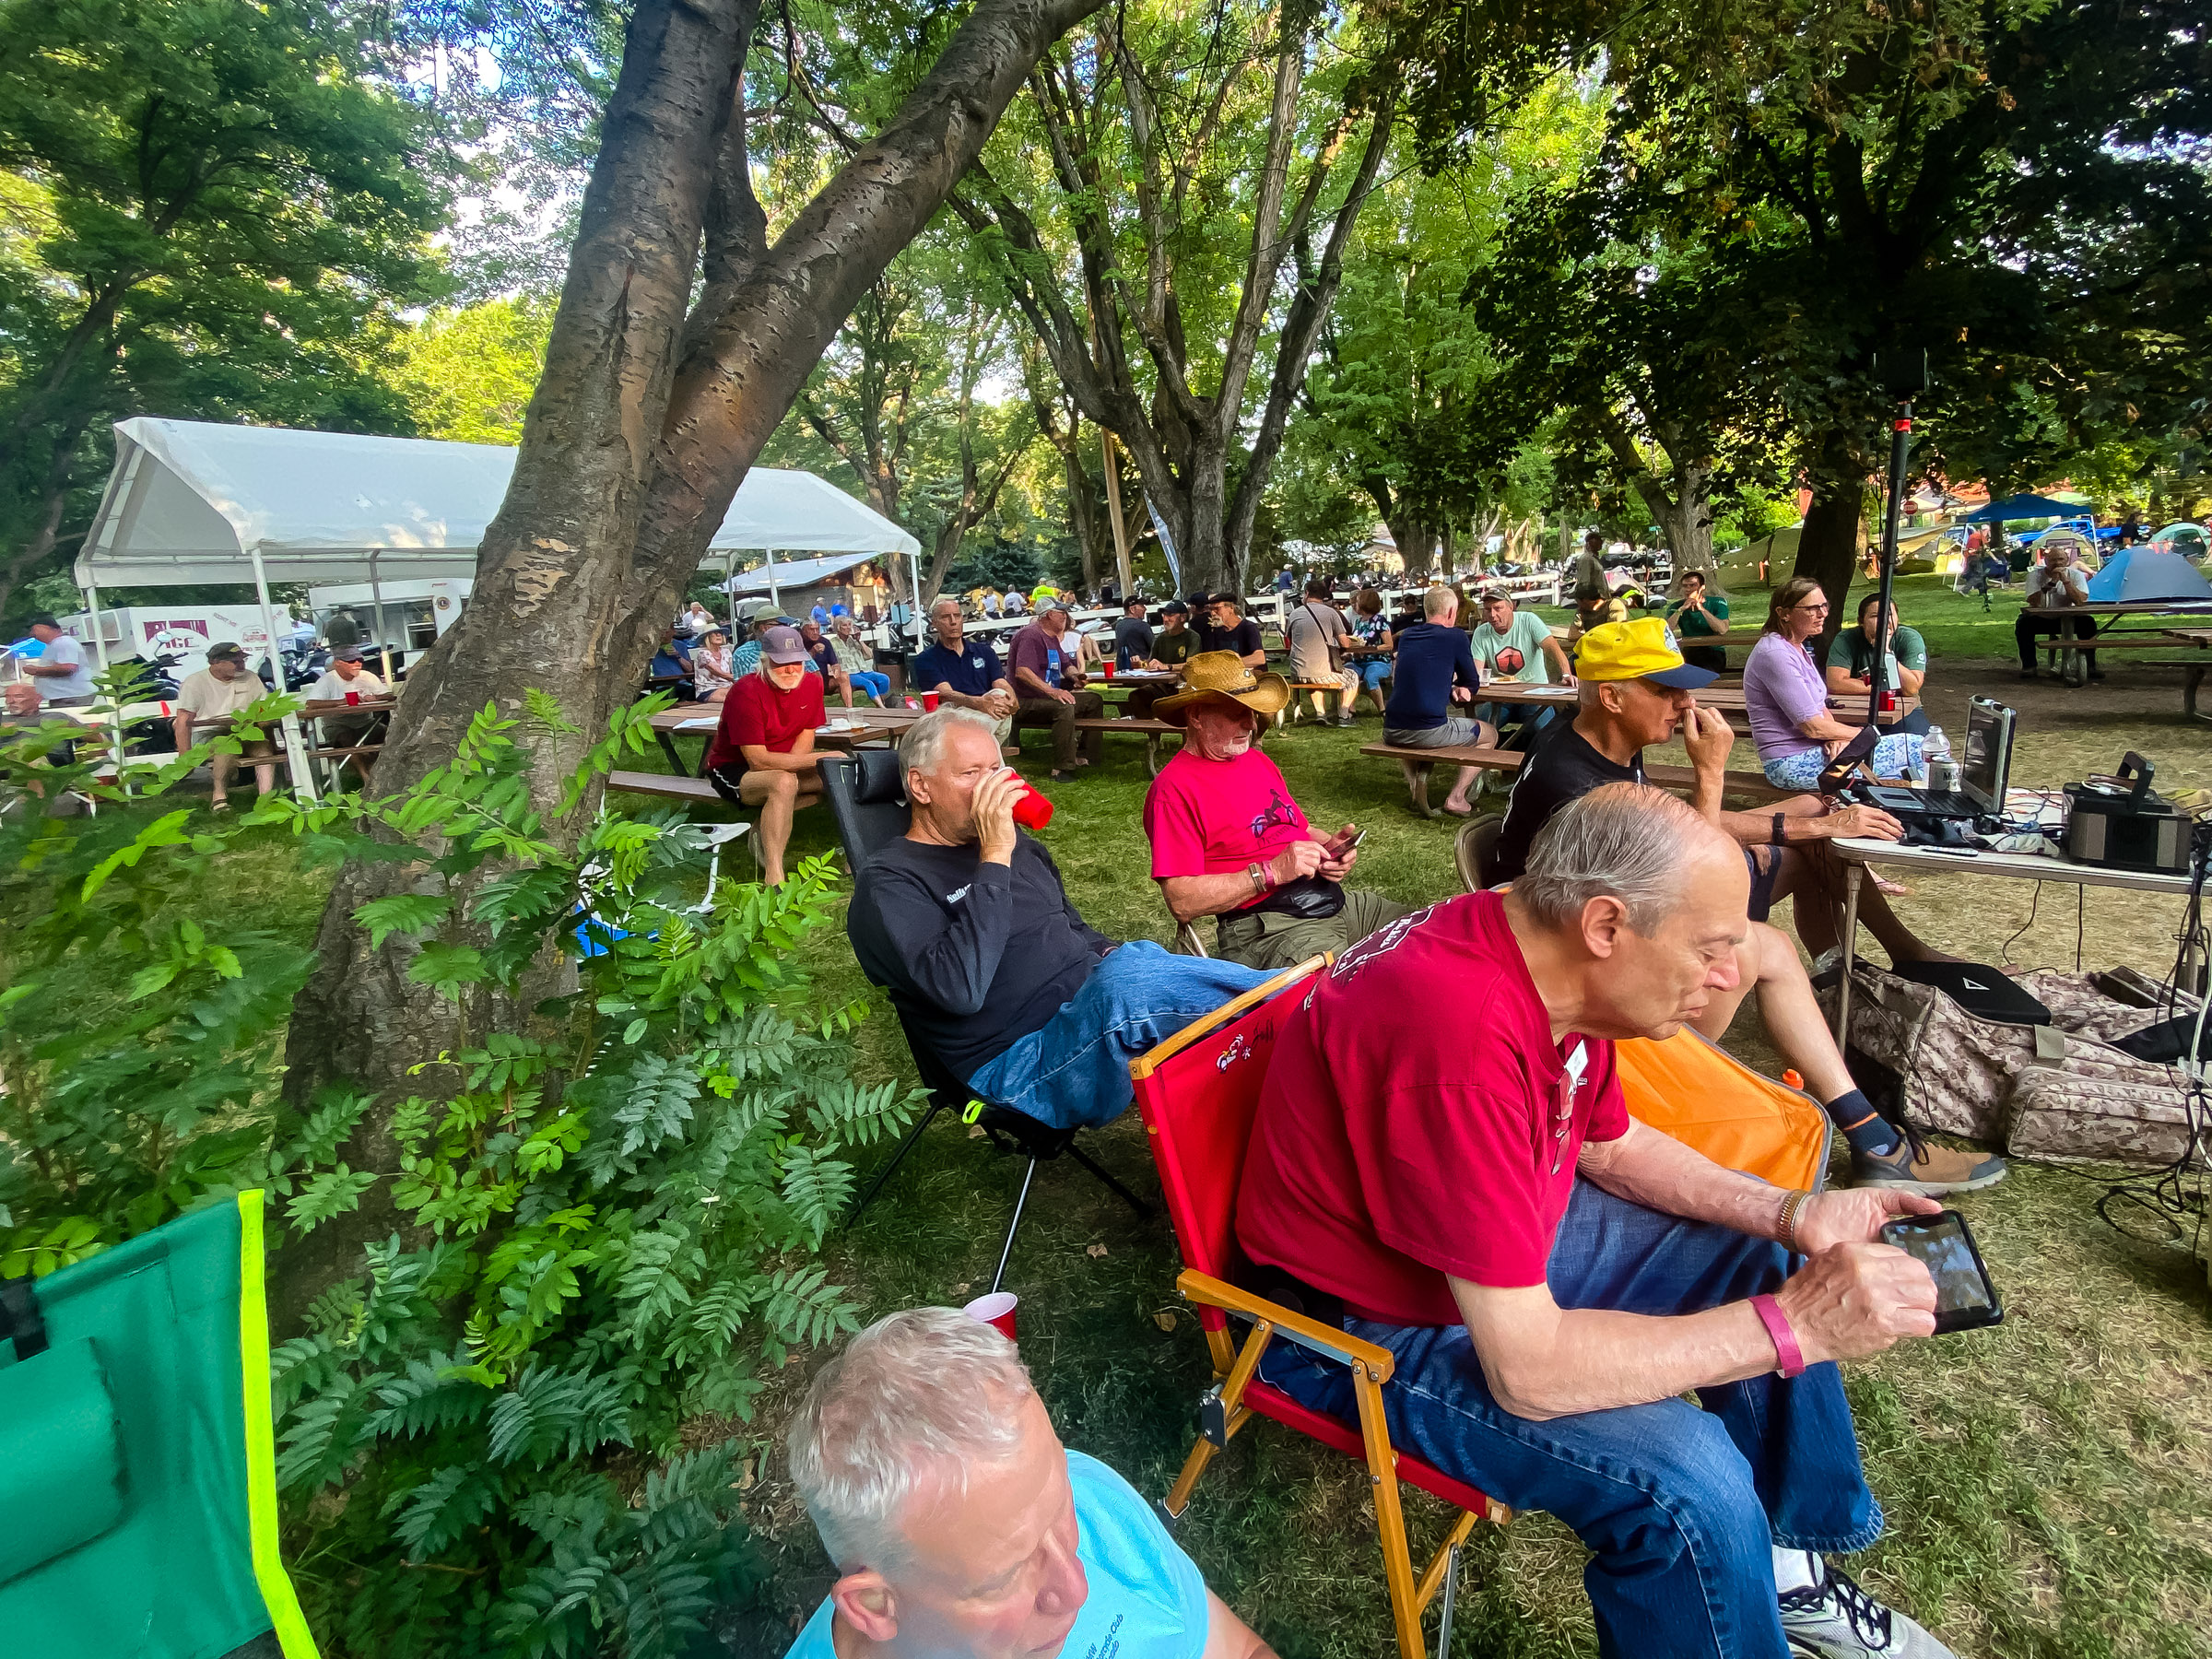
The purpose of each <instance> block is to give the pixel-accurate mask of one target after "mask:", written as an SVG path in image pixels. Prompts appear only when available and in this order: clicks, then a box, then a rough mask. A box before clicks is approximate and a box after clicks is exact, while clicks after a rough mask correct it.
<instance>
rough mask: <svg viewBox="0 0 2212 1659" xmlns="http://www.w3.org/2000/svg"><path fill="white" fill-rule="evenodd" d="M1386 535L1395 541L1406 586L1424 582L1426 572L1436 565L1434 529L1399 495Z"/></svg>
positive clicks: (1427, 573)
mask: <svg viewBox="0 0 2212 1659" xmlns="http://www.w3.org/2000/svg"><path fill="white" fill-rule="evenodd" d="M1390 539H1391V540H1392V541H1394V542H1395V543H1397V545H1398V559H1399V562H1400V563H1402V564H1403V565H1404V566H1405V570H1406V584H1407V585H1408V586H1412V585H1414V584H1416V583H1418V584H1420V585H1421V586H1424V587H1425V586H1427V585H1428V582H1429V573H1430V571H1433V570H1434V569H1435V568H1436V530H1435V527H1434V526H1433V525H1431V524H1429V523H1428V522H1427V521H1426V520H1425V519H1424V518H1423V517H1422V515H1421V514H1420V513H1419V512H1416V511H1415V510H1414V509H1413V508H1411V507H1408V506H1407V505H1406V501H1405V499H1404V498H1403V497H1400V498H1399V500H1398V510H1397V513H1396V515H1395V516H1394V517H1393V518H1392V519H1391V521H1390Z"/></svg>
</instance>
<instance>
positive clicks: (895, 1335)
mask: <svg viewBox="0 0 2212 1659" xmlns="http://www.w3.org/2000/svg"><path fill="white" fill-rule="evenodd" d="M786 1444H787V1446H788V1449H789V1452H790V1456H791V1477H792V1481H793V1483H794V1485H795V1486H797V1488H798V1489H799V1497H800V1499H801V1500H802V1501H804V1502H805V1503H806V1512H807V1513H808V1514H809V1515H811V1516H813V1518H814V1524H815V1527H816V1530H817V1531H818V1532H819V1533H820V1534H821V1535H822V1547H823V1548H824V1549H826V1550H828V1551H829V1553H830V1559H831V1560H832V1561H834V1562H835V1563H836V1565H837V1570H838V1573H839V1577H838V1581H837V1583H834V1584H832V1585H831V1586H830V1594H829V1595H828V1597H827V1598H825V1599H824V1601H823V1602H822V1605H821V1606H819V1607H818V1608H817V1609H815V1614H814V1617H813V1618H811V1619H809V1620H808V1621H807V1623H806V1628H805V1629H804V1630H801V1631H800V1632H799V1639H798V1641H795V1642H794V1643H793V1644H792V1647H791V1655H790V1659H859V1656H860V1655H862V1654H882V1655H885V1656H886V1659H890V1656H893V1655H902V1654H913V1655H916V1656H917V1659H920V1656H922V1655H927V1656H928V1659H965V1656H968V1655H972V1656H973V1659H1053V1655H1054V1654H1057V1653H1064V1652H1065V1653H1071V1654H1075V1655H1077V1656H1078V1659H1080V1656H1082V1655H1087V1654H1088V1655H1100V1656H1101V1659H1102V1656H1103V1655H1106V1654H1109V1653H1115V1654H1119V1655H1120V1656H1121V1659H1274V1656H1273V1654H1272V1653H1270V1652H1269V1650H1268V1647H1267V1644H1266V1643H1265V1642H1264V1641H1261V1640H1260V1639H1259V1638H1258V1637H1257V1636H1255V1635H1253V1632H1252V1630H1250V1628H1248V1627H1247V1626H1246V1625H1245V1623H1244V1621H1243V1620H1242V1619H1241V1618H1238V1617H1237V1616H1236V1615H1235V1614H1234V1613H1232V1612H1230V1609H1229V1607H1228V1606H1227V1605H1226V1604H1225V1603H1224V1602H1223V1601H1222V1600H1221V1598H1220V1597H1219V1596H1218V1595H1216V1594H1214V1593H1213V1592H1212V1591H1210V1590H1208V1589H1207V1588H1206V1581H1205V1580H1204V1579H1203V1578H1201V1577H1200V1576H1199V1574H1198V1569H1197V1568H1196V1567H1194V1566H1193V1565H1192V1563H1191V1559H1190V1557H1188V1556H1187V1555H1185V1554H1183V1552H1182V1549H1180V1548H1179V1547H1177V1546H1176V1543H1175V1540H1174V1539H1172V1538H1171V1537H1170V1536H1169V1535H1168V1533H1167V1529H1166V1528H1165V1527H1163V1526H1162V1525H1161V1524H1160V1523H1159V1518H1158V1516H1156V1515H1155V1514H1154V1513H1153V1511H1152V1507H1151V1506H1150V1505H1149V1504H1147V1502H1146V1501H1145V1500H1143V1499H1142V1498H1140V1497H1138V1496H1137V1494H1136V1493H1135V1491H1134V1490H1133V1489H1132V1488H1130V1485H1129V1483H1128V1482H1127V1481H1125V1480H1124V1479H1123V1478H1122V1477H1120V1476H1119V1475H1117V1474H1115V1473H1114V1472H1113V1471H1112V1469H1110V1468H1108V1467H1107V1466H1106V1465H1104V1464H1102V1463H1100V1462H1099V1461H1098V1460H1097V1459H1096V1458H1093V1457H1087V1456H1085V1455H1084V1454H1083V1453H1080V1452H1071V1451H1068V1450H1067V1449H1065V1447H1063V1446H1062V1445H1061V1443H1060V1438H1059V1436H1058V1435H1056V1434H1054V1433H1053V1420H1052V1418H1051V1417H1049V1416H1048V1415H1047V1414H1046V1412H1045V1409H1044V1403H1043V1402H1042V1401H1041V1400H1040V1399H1039V1398H1038V1397H1037V1391H1036V1390H1035V1389H1034V1388H1033V1387H1031V1386H1030V1373H1029V1370H1028V1368H1027V1367H1025V1366H1024V1365H1023V1364H1022V1362H1021V1359H1020V1357H1019V1355H1018V1354H1017V1353H1016V1351H1015V1348H1014V1345H1013V1344H1012V1343H1010V1342H1008V1341H1007V1340H1006V1338H1005V1337H1004V1336H1001V1335H999V1334H998V1333H997V1332H996V1331H994V1330H993V1329H992V1328H991V1327H990V1326H989V1325H986V1324H979V1323H978V1322H976V1321H975V1320H972V1319H970V1318H969V1317H968V1316H967V1315H966V1314H964V1313H959V1312H954V1311H953V1310H952V1309H950V1308H911V1309H909V1310H907V1311H906V1312H903V1313H894V1314H892V1315H891V1316H890V1317H889V1318H888V1319H883V1320H878V1321H877V1323H876V1324H872V1325H870V1326H869V1327H868V1328H867V1329H866V1330H865V1331H863V1332H861V1333H860V1335H857V1336H855V1337H853V1340H852V1341H851V1342H850V1343H848V1344H847V1345H846V1346H845V1351H844V1352H843V1353H842V1354H841V1355H839V1356H838V1357H837V1358H836V1359H832V1360H831V1361H830V1363H829V1364H828V1365H826V1366H824V1367H823V1368H822V1370H821V1371H820V1373H819V1374H818V1375H817V1376H816V1378H815V1380H814V1385H813V1387H811V1388H810V1389H809V1390H808V1391H807V1394H806V1402H805V1404H804V1405H802V1406H800V1408H799V1411H798V1415H797V1416H796V1417H795V1418H793V1420H792V1424H791V1428H790V1430H789V1433H788V1436H787V1441H786Z"/></svg>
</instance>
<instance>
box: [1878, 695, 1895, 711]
mask: <svg viewBox="0 0 2212 1659" xmlns="http://www.w3.org/2000/svg"><path fill="white" fill-rule="evenodd" d="M1882 712H1883V713H1885V714H1894V713H1896V712H1897V693H1896V692H1894V691H1885V692H1883V693H1882Z"/></svg>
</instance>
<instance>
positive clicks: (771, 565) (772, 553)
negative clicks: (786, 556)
mask: <svg viewBox="0 0 2212 1659" xmlns="http://www.w3.org/2000/svg"><path fill="white" fill-rule="evenodd" d="M767 551H768V602H769V603H770V604H771V605H772V606H775V607H776V612H777V614H778V615H779V616H780V615H782V610H783V595H782V594H779V593H777V592H776V550H775V549H774V548H773V547H770V548H769V549H768V550H767Z"/></svg>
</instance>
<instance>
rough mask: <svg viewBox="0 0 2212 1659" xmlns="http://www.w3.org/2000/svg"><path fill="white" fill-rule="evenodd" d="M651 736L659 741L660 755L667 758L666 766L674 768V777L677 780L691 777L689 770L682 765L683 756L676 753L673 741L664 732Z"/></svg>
mask: <svg viewBox="0 0 2212 1659" xmlns="http://www.w3.org/2000/svg"><path fill="white" fill-rule="evenodd" d="M653 736H654V737H656V738H657V739H659V741H660V745H661V753H662V754H664V755H665V756H667V757H668V764H669V765H670V766H673V767H674V768H676V775H677V777H679V778H688V777H689V776H690V775H691V769H690V768H689V767H688V766H686V765H685V764H684V758H683V756H681V755H679V754H677V752H676V744H675V742H674V740H673V739H671V738H670V737H669V735H668V734H667V733H665V732H655V733H654V734H653Z"/></svg>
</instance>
